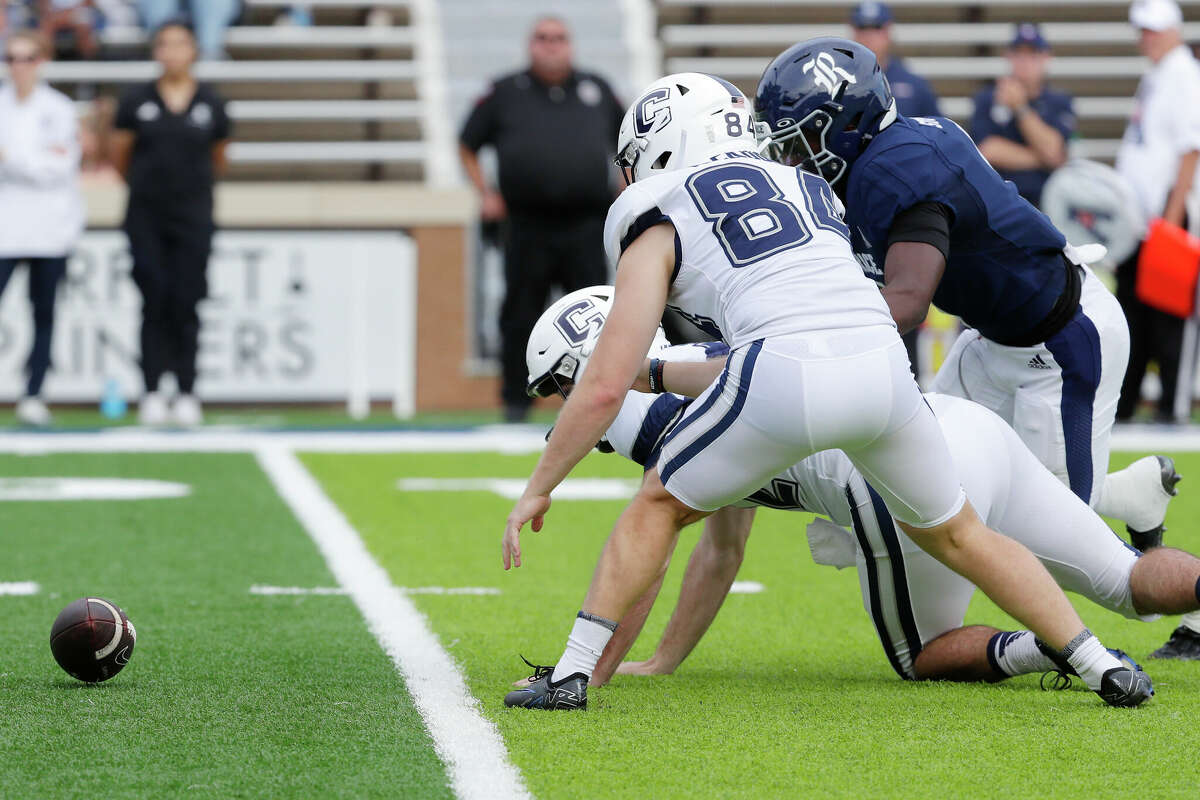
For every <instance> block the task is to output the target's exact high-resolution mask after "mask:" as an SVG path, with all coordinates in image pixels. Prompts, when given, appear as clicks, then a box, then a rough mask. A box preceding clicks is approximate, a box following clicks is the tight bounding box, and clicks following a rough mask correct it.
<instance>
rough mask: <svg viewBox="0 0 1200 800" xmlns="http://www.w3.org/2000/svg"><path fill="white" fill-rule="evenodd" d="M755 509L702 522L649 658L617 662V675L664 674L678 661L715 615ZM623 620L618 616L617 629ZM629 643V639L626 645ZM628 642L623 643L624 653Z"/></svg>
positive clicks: (730, 582)
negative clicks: (676, 597)
mask: <svg viewBox="0 0 1200 800" xmlns="http://www.w3.org/2000/svg"><path fill="white" fill-rule="evenodd" d="M754 512H755V509H753V508H731V507H726V508H723V509H721V510H720V511H718V512H716V513H715V514H713V515H711V516H710V517H708V519H706V520H705V521H704V533H703V534H701V536H700V541H698V542H697V543H696V547H695V549H693V550H692V555H691V558H689V559H688V564H687V570H686V571H685V572H684V575H683V586H682V588H680V590H679V602H677V603H676V604H675V610H674V611H673V612H672V613H671V620H670V622H668V623H667V629H666V630H665V631H663V635H662V639H660V640H659V642H658V647H657V648H655V650H654V655H653V656H651V657H650V659H649V660H648V661H631V662H626V663H624V664H621V666H619V667H618V668H617V672H618V673H619V674H631V675H668V674H670V673H672V672H674V671H675V668H676V667H678V666H679V665H680V664H682V663H683V660H684V659H685V658H687V657H688V654H689V653H691V652H692V650H693V648H695V646H696V645H697V643H699V641H700V639H701V638H702V637H703V636H704V634H705V633H706V632H707V631H708V628H709V626H710V625H712V621H713V620H714V619H716V616H717V612H718V611H720V610H721V604H722V603H724V602H725V597H726V596H727V595H728V594H729V587H730V586H732V585H733V579H734V578H735V577H737V573H738V570H739V569H740V568H741V566H742V559H743V557H744V556H745V552H746V540H747V539H748V538H749V537H750V527H751V526H752V525H753V524H754ZM648 612H649V609H647V613H648ZM641 621H642V622H644V621H645V618H644V617H643V619H642V620H641ZM625 624H626V623H625V620H622V621H621V625H620V626H619V627H618V628H617V630H620V629H621V628H622V627H624V626H625ZM638 627H639V629H640V627H641V626H640V625H639V626H638ZM636 636H637V631H634V633H633V638H636ZM632 644H633V641H632V639H630V641H629V645H632ZM629 645H626V647H625V649H626V651H628V649H629ZM605 655H606V656H607V653H605Z"/></svg>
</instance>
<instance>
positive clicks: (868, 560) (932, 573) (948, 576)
mask: <svg viewBox="0 0 1200 800" xmlns="http://www.w3.org/2000/svg"><path fill="white" fill-rule="evenodd" d="M846 499H847V500H848V502H849V504H850V510H851V514H850V517H851V523H852V525H851V527H852V530H853V532H854V537H855V540H856V542H857V551H858V552H857V558H856V562H857V567H858V580H859V588H860V589H861V591H862V599H863V608H864V609H865V610H866V612H867V614H868V616H870V617H871V622H872V623H873V624H874V626H875V631H876V633H877V634H878V635H879V642H880V644H881V645H882V646H883V651H884V655H886V656H887V659H888V663H889V664H891V666H892V669H894V670H895V671H896V674H897V675H899V676H900V677H901V678H904V679H906V680H926V679H949V680H954V679H956V678H955V677H953V676H955V675H958V674H959V673H960V672H964V671H969V670H970V666H971V661H973V659H971V657H970V655H969V654H968V653H967V652H962V653H954V654H950V653H948V652H943V653H942V654H940V655H939V654H938V653H935V655H934V657H933V659H932V662H931V659H930V658H929V656H927V655H926V652H925V649H924V648H925V643H927V642H933V641H935V640H937V639H938V638H939V637H941V636H942V634H945V633H946V632H947V631H950V630H952V629H955V628H959V627H960V626H961V625H962V622H963V616H964V615H965V614H966V610H967V605H968V603H970V600H971V595H972V594H974V592H975V587H974V586H973V585H971V583H970V581H968V580H967V579H966V578H964V577H962V576H961V575H958V574H957V573H955V572H953V571H952V570H951V569H949V568H948V567H947V566H946V565H944V564H942V563H941V562H940V561H938V560H937V559H935V558H933V557H932V556H930V555H929V554H928V553H926V552H924V551H922V550H921V549H920V548H918V547H917V546H916V545H914V544H913V543H912V540H910V539H909V538H908V537H906V536H904V535H903V534H901V533H900V532H899V530H898V529H897V527H896V525H895V522H894V520H892V518H891V516H890V515H889V514H888V511H887V507H886V506H885V505H884V503H883V498H881V497H880V496H879V494H878V493H876V492H875V491H874V490H872V489H870V487H868V486H867V484H866V482H865V481H863V480H862V478H861V476H858V475H855V476H854V478H853V479H852V480H851V483H850V485H849V486H848V487H847V490H846ZM984 644H985V645H986V640H985V641H984ZM978 653H979V654H983V653H984V648H983V647H980V648H979V649H978ZM960 659H961V660H960ZM931 663H932V664H933V666H932V668H930V664H931ZM983 667H984V668H985V669H986V668H987V659H986V657H985V658H984V659H983ZM968 679H969V680H978V678H968Z"/></svg>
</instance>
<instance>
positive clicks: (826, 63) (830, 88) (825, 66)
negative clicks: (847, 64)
mask: <svg viewBox="0 0 1200 800" xmlns="http://www.w3.org/2000/svg"><path fill="white" fill-rule="evenodd" d="M801 71H802V72H804V74H805V75H807V74H808V73H810V72H811V73H812V74H813V76H812V79H813V83H815V84H816V85H817V86H820V87H821V88H822V89H824V90H825V91H827V92H829V94H831V95H832V94H834V93H835V92H836V91H837V87H838V83H839V81H838V79H839V78H841V79H842V80H843V81H846V82H847V83H858V78H855V77H854V76H853V75H851V74H850V73H849V72H846V70H844V69H842V68H841V67H839V66H838V65H837V64H836V63H835V62H834V60H833V56H831V55H829V53H825V52H821V53H818V54H817V56H816V58H814V59H813V60H812V61H808V62H806V63H805V64H804V66H803V67H801Z"/></svg>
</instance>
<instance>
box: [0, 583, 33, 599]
mask: <svg viewBox="0 0 1200 800" xmlns="http://www.w3.org/2000/svg"><path fill="white" fill-rule="evenodd" d="M41 588H42V587H40V586H38V585H37V584H36V583H34V582H33V581H14V582H12V583H0V597H3V596H5V595H8V596H11V597H27V596H29V595H31V594H37V593H38V592H39V591H40V590H41Z"/></svg>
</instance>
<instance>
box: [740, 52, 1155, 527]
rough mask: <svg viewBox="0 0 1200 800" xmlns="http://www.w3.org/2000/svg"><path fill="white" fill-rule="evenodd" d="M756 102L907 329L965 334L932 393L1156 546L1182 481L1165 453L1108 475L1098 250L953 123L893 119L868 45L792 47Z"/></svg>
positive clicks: (1108, 330)
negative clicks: (958, 329) (987, 412)
mask: <svg viewBox="0 0 1200 800" xmlns="http://www.w3.org/2000/svg"><path fill="white" fill-rule="evenodd" d="M756 105H757V112H758V115H759V120H760V135H761V136H763V137H765V141H764V147H765V149H766V151H767V152H769V153H770V154H771V155H772V156H773V157H774V158H776V159H777V160H780V161H783V162H785V163H789V164H795V165H797V166H799V167H800V168H801V169H803V170H806V171H809V172H814V173H816V174H819V175H821V176H822V177H824V178H825V179H826V180H828V181H829V182H830V184H832V185H833V186H834V189H835V191H837V193H838V194H839V196H840V197H841V198H842V199H843V201H844V203H845V206H846V220H845V221H846V224H847V226H848V227H849V229H850V233H851V244H852V246H853V248H854V252H855V256H856V257H857V258H858V260H859V263H860V264H861V266H862V268H863V271H864V272H866V274H867V275H868V276H870V277H872V278H874V279H875V280H876V281H877V282H878V283H879V284H881V286H882V292H883V296H884V298H885V299H886V300H887V304H888V306H889V308H890V310H891V312H892V317H893V318H894V319H895V320H896V324H897V325H898V326H899V328H900V331H901V333H903V332H906V331H908V330H911V329H912V328H914V327H915V326H917V325H919V324H920V323H921V321H922V320H923V319H924V318H925V315H926V313H927V312H928V310H929V306H930V304H935V305H937V306H938V308H940V309H942V310H943V311H946V312H948V313H951V314H955V315H957V316H959V317H961V318H962V320H963V321H964V322H965V323H966V324H967V325H968V326H970V328H969V329H968V330H966V331H964V332H963V333H962V335H961V336H960V337H959V338H958V340H957V341H956V342H955V344H954V347H953V348H952V349H951V351H950V353H949V355H948V356H947V358H946V362H945V364H944V365H943V366H942V368H941V369H940V370H939V372H938V374H937V376H936V378H935V380H934V384H933V387H932V388H933V391H935V392H939V393H942V394H949V395H955V396H958V397H964V398H967V399H969V400H974V401H976V402H978V403H981V404H983V405H984V406H986V407H988V408H990V409H991V410H992V411H994V412H996V413H997V414H999V415H1000V416H1001V417H1002V418H1003V419H1004V420H1005V421H1007V422H1008V423H1009V424H1010V425H1012V426H1013V428H1014V429H1015V430H1016V431H1017V433H1018V434H1019V435H1020V437H1021V439H1022V440H1023V441H1024V442H1025V444H1026V445H1028V446H1029V448H1030V449H1031V450H1032V451H1033V452H1034V453H1035V454H1036V455H1037V457H1038V459H1039V460H1040V461H1041V462H1042V463H1043V464H1045V465H1046V467H1047V468H1048V469H1049V470H1050V471H1051V472H1053V473H1054V474H1055V475H1057V476H1058V477H1059V478H1060V479H1061V480H1063V481H1064V482H1065V483H1066V484H1067V485H1068V486H1070V487H1071V490H1072V491H1073V492H1074V493H1075V494H1076V495H1078V496H1079V497H1080V498H1081V499H1083V500H1084V501H1085V502H1087V503H1089V504H1090V505H1091V506H1092V507H1093V508H1095V509H1096V510H1097V511H1099V512H1100V513H1102V514H1105V515H1107V516H1112V517H1117V518H1118V519H1122V520H1124V521H1125V523H1126V524H1127V526H1128V530H1129V532H1130V536H1131V538H1132V540H1133V543H1134V544H1135V546H1137V547H1139V548H1141V549H1146V548H1148V547H1152V546H1155V545H1157V544H1159V543H1160V542H1161V537H1162V523H1163V519H1164V517H1165V515H1166V510H1167V504H1168V501H1169V500H1170V497H1171V496H1172V495H1174V494H1175V488H1174V487H1175V483H1176V482H1177V481H1178V480H1179V476H1178V474H1177V473H1176V472H1175V468H1174V464H1173V463H1172V462H1171V461H1170V459H1168V458H1165V457H1161V456H1152V457H1147V458H1144V459H1142V460H1140V461H1138V462H1135V463H1134V464H1133V465H1131V466H1130V467H1128V468H1126V469H1124V470H1121V471H1119V472H1115V473H1112V474H1106V473H1107V471H1108V455H1109V438H1110V434H1111V431H1112V424H1113V420H1114V417H1115V413H1116V404H1117V400H1118V398H1119V395H1120V390H1121V379H1122V376H1123V375H1124V372H1125V365H1126V362H1127V361H1128V358H1129V329H1128V326H1127V325H1126V322H1125V317H1124V314H1123V313H1122V311H1121V307H1120V305H1119V304H1118V303H1117V301H1116V298H1114V297H1113V296H1112V294H1111V293H1110V292H1109V291H1108V290H1107V289H1105V288H1104V286H1103V285H1102V284H1101V283H1100V281H1099V280H1098V279H1097V278H1096V276H1095V275H1094V274H1093V273H1092V271H1091V270H1090V269H1088V267H1087V266H1086V264H1085V261H1086V260H1087V256H1089V255H1090V254H1089V253H1087V252H1086V250H1087V249H1088V248H1080V250H1076V249H1075V248H1073V247H1071V246H1070V245H1069V244H1068V243H1067V242H1066V240H1065V239H1064V237H1063V235H1062V234H1061V233H1060V232H1059V231H1058V230H1057V229H1056V228H1055V227H1054V225H1053V224H1051V222H1050V220H1049V218H1047V217H1046V216H1045V215H1044V214H1042V213H1041V212H1040V211H1038V210H1037V209H1036V208H1034V207H1033V206H1032V205H1030V204H1029V203H1028V202H1026V201H1025V200H1024V199H1023V198H1022V197H1021V196H1020V195H1019V194H1018V192H1017V189H1016V187H1015V186H1013V184H1012V183H1009V182H1006V181H1004V180H1003V179H1002V178H1001V177H1000V176H999V175H998V174H997V173H996V171H995V170H994V169H992V168H991V167H990V166H989V165H988V163H987V162H986V161H985V160H984V159H983V157H982V156H981V155H980V153H979V151H978V149H976V147H975V144H974V143H973V142H972V141H971V137H969V136H968V135H967V134H966V133H965V132H964V131H963V130H962V129H961V128H959V127H958V125H956V124H955V123H954V122H952V121H951V120H949V119H946V118H944V117H913V118H907V117H904V116H901V115H900V114H898V113H897V111H896V104H895V101H894V98H893V97H892V94H891V90H890V89H889V87H888V83H887V80H886V78H885V77H884V75H883V73H882V71H881V70H880V68H879V65H878V64H877V63H876V60H875V56H874V55H873V54H872V53H871V51H870V50H868V49H867V48H865V47H863V46H861V45H859V44H856V43H854V42H851V41H848V40H846V39H837V38H820V39H812V40H809V41H806V42H801V43H799V44H796V45H793V46H792V47H790V48H788V49H787V50H786V51H784V52H783V53H782V54H780V55H779V56H778V57H777V58H776V59H775V60H774V61H773V62H772V63H771V64H770V66H768V67H767V69H766V71H765V72H764V73H763V77H762V80H761V82H760V83H759V86H758V92H757V98H756Z"/></svg>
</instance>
